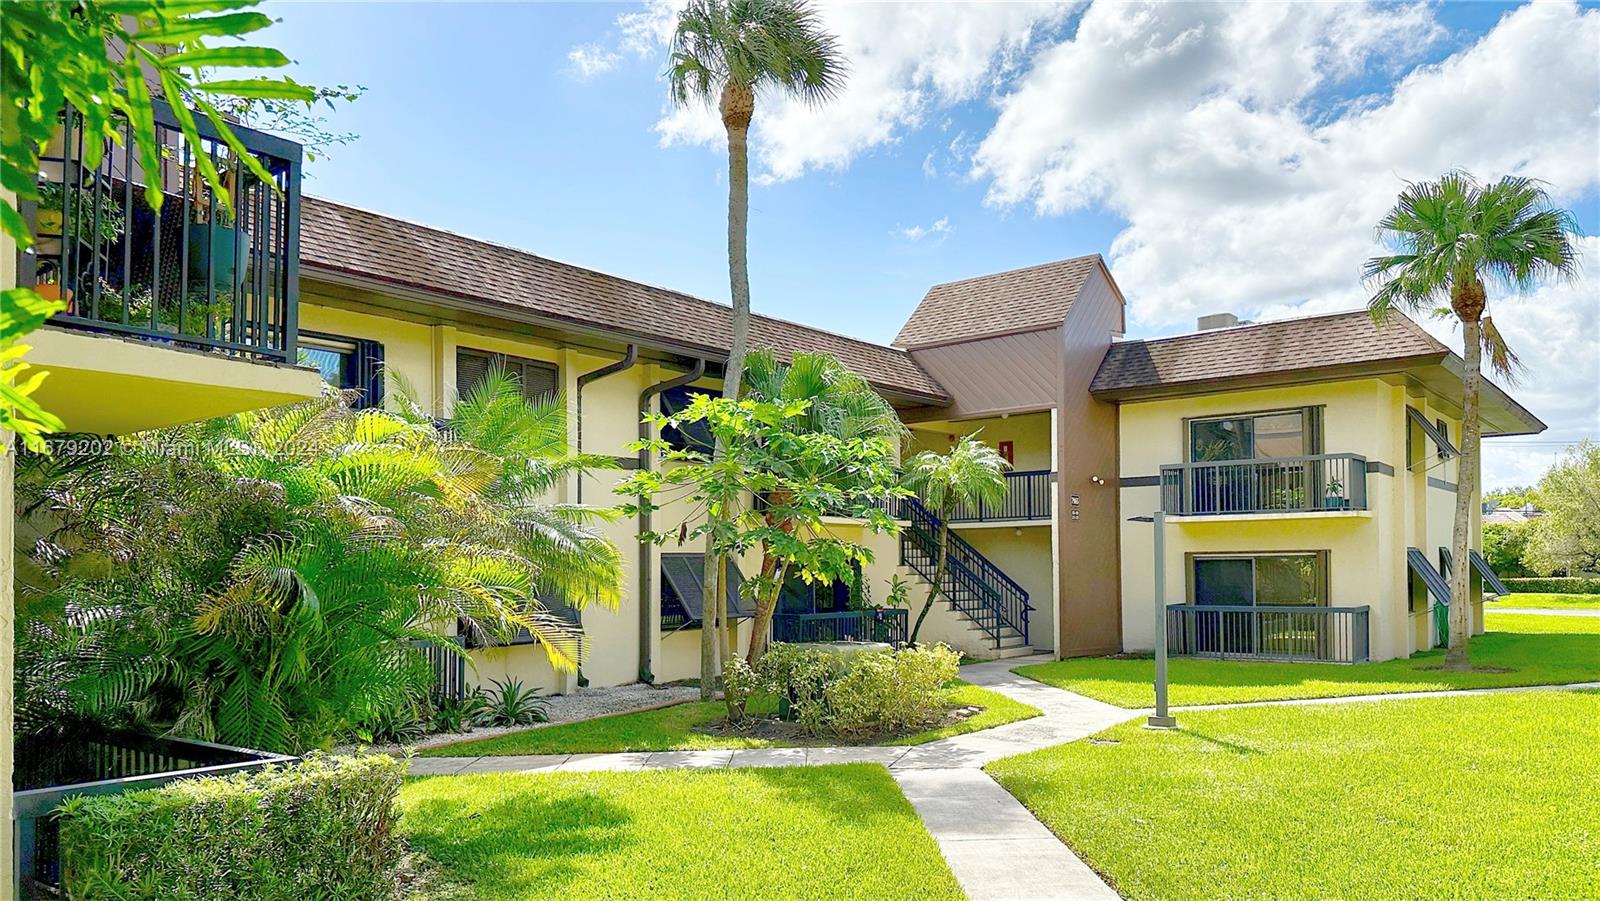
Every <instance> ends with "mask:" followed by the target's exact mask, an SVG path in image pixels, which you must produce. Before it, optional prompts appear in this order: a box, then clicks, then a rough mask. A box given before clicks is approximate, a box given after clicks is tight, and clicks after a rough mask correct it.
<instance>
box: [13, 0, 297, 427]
mask: <svg viewBox="0 0 1600 901" xmlns="http://www.w3.org/2000/svg"><path fill="white" fill-rule="evenodd" d="M257 2H258V0H76V2H50V3H7V4H6V5H5V15H3V16H0V95H3V96H4V97H5V103H4V108H3V114H0V187H3V189H4V190H3V191H0V230H3V231H4V233H5V234H6V235H7V236H9V237H10V238H12V239H13V240H15V241H16V242H17V245H18V247H20V248H23V249H26V248H28V247H30V246H32V244H33V234H32V232H31V230H30V228H29V226H28V223H27V222H25V221H24V220H23V218H22V215H21V213H20V211H19V210H18V207H17V203H16V199H22V200H37V199H38V198H39V187H38V183H37V177H38V174H39V157H40V155H41V154H43V153H44V150H45V148H46V146H47V145H48V144H49V141H50V138H51V136H52V135H53V134H55V133H56V131H57V130H58V129H59V128H60V127H61V115H62V113H63V111H64V110H65V109H66V108H67V107H68V106H70V107H71V108H72V109H73V110H74V111H75V112H76V113H77V114H78V115H80V116H82V117H83V130H84V142H83V144H84V151H85V160H84V162H85V164H86V166H87V167H88V168H91V169H92V168H94V167H96V166H97V165H98V164H99V162H100V155H101V153H102V151H103V147H104V144H105V142H106V141H108V140H109V141H115V142H117V143H119V144H120V143H122V142H123V140H124V137H123V132H124V130H125V126H131V132H132V136H133V143H134V151H135V156H136V158H137V160H138V162H139V165H140V166H141V167H143V169H144V170H145V171H147V172H148V171H153V170H154V169H156V168H157V167H158V166H159V162H160V158H161V152H162V151H161V146H160V144H159V143H158V142H157V139H156V128H155V113H154V110H153V108H152V106H151V99H152V96H153V95H162V96H164V97H165V98H166V100H167V101H168V102H169V103H170V104H171V105H172V109H173V112H174V113H175V115H176V116H177V119H178V123H179V126H180V128H181V129H182V131H183V133H184V136H185V138H186V139H187V140H188V141H190V142H191V143H192V144H194V145H195V146H199V144H200V136H199V131H198V130H197V128H196V126H195V118H194V117H195V114H196V113H199V114H200V115H204V116H205V117H206V118H207V119H208V120H210V122H211V123H212V125H213V126H215V128H216V130H217V132H218V134H219V135H220V136H221V137H222V139H223V140H224V141H225V142H226V143H227V144H228V146H230V147H231V148H232V149H233V151H234V152H235V153H236V154H238V156H239V157H240V158H241V159H242V160H243V161H244V163H245V165H246V166H247V167H249V168H250V170H251V171H252V172H253V173H254V174H255V175H256V176H257V177H258V178H260V179H261V180H262V181H264V182H266V183H268V184H271V183H272V179H271V178H270V177H269V176H268V175H267V173H266V171H265V170H263V169H262V168H261V165H260V163H259V162H257V160H256V159H255V157H254V156H252V155H251V154H249V153H246V152H244V147H243V145H242V144H241V143H239V141H238V139H237V138H236V137H235V136H234V134H233V131H232V129H231V128H229V126H228V122H227V119H226V118H225V117H224V116H223V115H222V114H221V113H220V112H219V111H218V109H217V107H216V105H215V104H216V103H218V102H219V101H223V100H227V101H229V102H232V103H237V102H240V101H243V102H245V103H252V102H267V103H280V104H286V103H302V104H309V103H311V102H312V101H313V100H315V99H317V97H318V95H317V93H316V92H315V91H314V90H313V89H311V88H308V87H306V86H304V85H300V84H296V83H295V82H294V81H293V80H291V79H288V78H280V79H270V78H247V79H223V78H207V77H205V72H206V70H208V69H211V68H215V67H227V68H230V69H265V68H274V67H278V66H285V65H288V63H289V59H288V57H286V56H284V55H283V54H282V53H280V52H278V51H277V50H272V49H270V48H266V47H252V46H245V45H240V44H229V45H228V46H222V47H213V46H209V45H208V42H210V41H212V40H213V39H236V38H240V37H241V36H243V35H246V34H249V33H251V32H254V31H258V30H260V29H262V28H266V27H267V26H269V25H271V24H272V20H271V19H269V18H268V17H267V16H266V15H264V14H262V13H259V12H254V11H250V10H249V9H248V8H249V7H252V6H255V5H256V4H257ZM114 50H115V52H116V55H115V56H114V54H113V51H114ZM152 82H154V90H152ZM198 163H199V170H200V175H201V177H202V178H204V179H205V181H206V183H207V184H208V185H209V186H210V187H211V189H212V190H213V191H214V192H215V194H216V196H217V198H218V200H219V201H220V202H221V204H222V206H223V207H224V209H226V210H227V211H228V212H230V213H231V212H232V210H233V207H232V198H231V196H230V195H229V193H228V191H227V189H226V188H225V186H224V185H223V183H222V179H221V177H220V176H219V175H218V173H217V171H216V168H215V167H214V166H213V165H212V164H211V160H210V159H208V158H207V157H206V156H205V155H203V154H202V155H201V156H200V157H199V158H198ZM13 195H14V196H15V198H16V199H14V198H13ZM145 196H146V198H147V199H148V201H149V203H150V206H151V207H152V208H159V207H160V205H161V200H162V195H161V191H160V188H159V186H158V185H157V184H156V183H155V181H154V180H150V184H149V185H148V186H147V187H146V189H145ZM0 307H4V308H5V309H7V310H25V311H29V312H28V314H27V315H25V316H23V317H20V318H17V319H9V320H8V322H7V323H6V325H7V326H8V327H7V328H4V329H0V349H3V353H4V356H3V357H0V364H6V363H9V364H10V365H9V366H6V367H5V368H3V369H0V427H3V428H6V429H9V430H11V431H15V432H17V433H18V434H19V435H20V436H21V437H22V440H23V443H24V445H26V446H28V447H30V448H32V449H34V450H40V449H42V448H43V440H42V438H41V437H40V436H41V435H43V434H46V433H48V432H51V431H55V430H57V429H59V428H60V420H59V419H56V418H55V417H54V416H51V415H49V414H47V413H45V412H44V411H43V410H41V409H39V406H38V404H37V403H36V402H34V401H32V400H31V399H29V398H28V394H29V393H30V392H31V390H32V389H33V388H35V387H37V385H38V379H39V377H40V375H41V374H39V373H35V374H34V375H33V376H32V377H31V378H30V380H29V381H28V382H26V383H24V384H23V385H21V386H18V385H16V384H15V379H16V378H17V377H18V376H19V375H20V373H21V371H22V370H21V368H20V367H21V366H23V365H25V364H20V363H19V362H18V361H19V358H20V356H21V353H22V351H19V350H17V349H16V347H14V346H13V345H12V342H14V341H15V340H16V339H17V338H18V337H20V336H21V335H22V334H25V333H26V332H27V331H31V330H32V329H33V328H37V327H38V325H39V324H40V323H41V322H42V321H43V320H42V319H41V318H40V317H39V316H38V315H37V313H38V311H41V310H42V311H46V312H44V316H46V317H48V316H49V315H52V314H54V313H56V312H59V311H60V310H61V309H63V307H62V306H61V305H60V304H59V302H55V301H46V300H45V299H43V298H41V297H40V296H39V295H38V294H37V293H35V292H34V291H33V289H31V288H11V289H8V290H7V291H5V292H4V294H3V296H0ZM24 326H26V327H24ZM24 388H26V389H28V390H26V391H25V390H22V389H24Z"/></svg>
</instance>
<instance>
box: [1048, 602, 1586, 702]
mask: <svg viewBox="0 0 1600 901" xmlns="http://www.w3.org/2000/svg"><path fill="white" fill-rule="evenodd" d="M1486 624H1487V627H1488V630H1489V631H1488V632H1487V633H1485V634H1484V635H1480V636H1478V637H1477V638H1474V639H1472V662H1473V665H1474V666H1482V667H1499V668H1504V669H1509V670H1510V672H1503V673H1497V672H1472V673H1446V672H1440V671H1438V670H1429V669H1428V667H1436V666H1438V665H1439V664H1440V663H1442V662H1443V661H1444V651H1442V650H1438V651H1428V652H1425V653H1422V654H1417V655H1415V656H1413V657H1411V658H1409V659H1405V660H1386V661H1384V662H1382V663H1361V664H1354V665H1350V666H1344V665H1340V664H1333V663H1269V662H1257V661H1244V660H1200V659H1195V658H1191V657H1174V658H1173V659H1172V661H1171V664H1170V667H1169V670H1168V678H1169V680H1170V681H1169V691H1170V695H1169V702H1170V703H1172V704H1173V705H1175V706H1182V705H1186V704H1231V703H1237V702H1240V701H1270V700H1281V699H1285V698H1332V697H1339V696H1342V695H1365V694H1390V693H1394V692H1406V691H1436V690H1442V689H1450V688H1490V687H1495V686H1504V685H1553V684H1561V683H1568V682H1589V681H1597V680H1600V618H1589V617H1577V616H1560V617H1558V616H1540V615H1538V614H1532V613H1530V614H1511V613H1490V614H1487V616H1486ZM1017 672H1018V673H1020V674H1021V675H1024V676H1027V677H1028V678H1030V679H1037V680H1039V681H1040V682H1044V683H1046V684H1048V685H1054V686H1056V687H1057V688H1065V689H1067V690H1068V691H1075V692H1077V693H1079V694H1083V695H1088V696H1089V697H1091V698H1098V699H1100V700H1102V701H1105V702H1107V703H1110V704H1116V705H1117V706H1119V707H1132V708H1140V707H1150V706H1152V705H1154V704H1155V689H1154V688H1152V687H1151V685H1152V680H1153V679H1154V676H1155V661H1153V660H1151V659H1149V658H1127V659H1116V658H1110V657H1079V658H1074V659H1071V660H1058V661H1055V662H1052V663H1040V664H1035V665H1033V666H1023V667H1018V668H1017Z"/></svg>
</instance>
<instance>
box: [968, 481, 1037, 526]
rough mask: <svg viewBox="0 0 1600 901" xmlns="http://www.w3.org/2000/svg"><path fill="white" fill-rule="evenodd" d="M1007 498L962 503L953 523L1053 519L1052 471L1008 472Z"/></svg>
mask: <svg viewBox="0 0 1600 901" xmlns="http://www.w3.org/2000/svg"><path fill="white" fill-rule="evenodd" d="M1006 488H1007V491H1006V496H1005V498H1004V499H1003V500H1001V501H1000V502H998V503H993V504H988V503H979V504H974V505H967V504H960V505H958V506H957V507H956V508H955V510H953V511H952V512H951V514H950V521H951V522H1005V521H1014V520H1029V519H1033V520H1038V519H1049V518H1050V470H1048V469H1039V470H1029V471H1026V472H1008V473H1006Z"/></svg>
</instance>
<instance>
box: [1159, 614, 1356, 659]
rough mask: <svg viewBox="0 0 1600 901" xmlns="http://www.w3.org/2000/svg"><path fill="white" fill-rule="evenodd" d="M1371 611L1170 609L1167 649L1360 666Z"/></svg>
mask: <svg viewBox="0 0 1600 901" xmlns="http://www.w3.org/2000/svg"><path fill="white" fill-rule="evenodd" d="M1369 613H1370V608H1368V607H1310V606H1306V607H1290V606H1268V605H1259V606H1251V605H1230V606H1222V605H1213V604H1200V605H1194V604H1189V605H1183V604H1173V605H1170V606H1168V607H1167V646H1168V648H1170V649H1171V652H1172V653H1174V654H1186V655H1192V656H1195V657H1217V658H1250V659H1257V660H1304V661H1322V662H1327V663H1362V662H1364V661H1366V659H1367V656H1368V650H1369V649H1368V640H1369V639H1368V633H1367V627H1368V615H1369Z"/></svg>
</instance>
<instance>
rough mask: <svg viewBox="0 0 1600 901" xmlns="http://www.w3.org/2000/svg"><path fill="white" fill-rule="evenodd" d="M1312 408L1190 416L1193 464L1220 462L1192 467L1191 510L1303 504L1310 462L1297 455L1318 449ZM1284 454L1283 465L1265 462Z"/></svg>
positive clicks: (1244, 509)
mask: <svg viewBox="0 0 1600 901" xmlns="http://www.w3.org/2000/svg"><path fill="white" fill-rule="evenodd" d="M1311 413H1312V410H1311V408H1307V409H1300V410H1286V411H1279V412H1274V413H1256V414H1249V415H1241V416H1225V417H1216V418H1212V419H1192V420H1190V421H1189V436H1188V438H1189V442H1188V443H1189V447H1188V454H1189V459H1188V462H1190V463H1210V464H1217V465H1211V466H1203V467H1199V468H1196V469H1193V470H1192V474H1193V475H1192V479H1191V481H1190V489H1189V490H1190V495H1191V497H1190V501H1191V507H1190V510H1191V512H1194V513H1230V512H1255V511H1261V510H1292V509H1297V508H1300V507H1302V506H1304V505H1305V503H1306V498H1307V497H1310V496H1312V495H1310V494H1308V493H1307V492H1308V490H1311V489H1313V488H1314V486H1310V485H1307V484H1306V471H1307V467H1306V465H1305V463H1304V461H1302V460H1298V459H1294V458H1298V457H1302V456H1304V455H1307V454H1312V453H1315V452H1316V450H1315V448H1316V447H1317V446H1318V445H1319V444H1320V442H1319V441H1317V440H1316V439H1315V436H1314V434H1313V433H1314V431H1315V429H1314V428H1313V426H1312V423H1311V420H1312V419H1313V416H1312V415H1311ZM1275 459H1284V460H1285V462H1284V464H1283V465H1281V466H1272V465H1270V464H1269V465H1262V463H1261V461H1271V460H1275Z"/></svg>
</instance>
